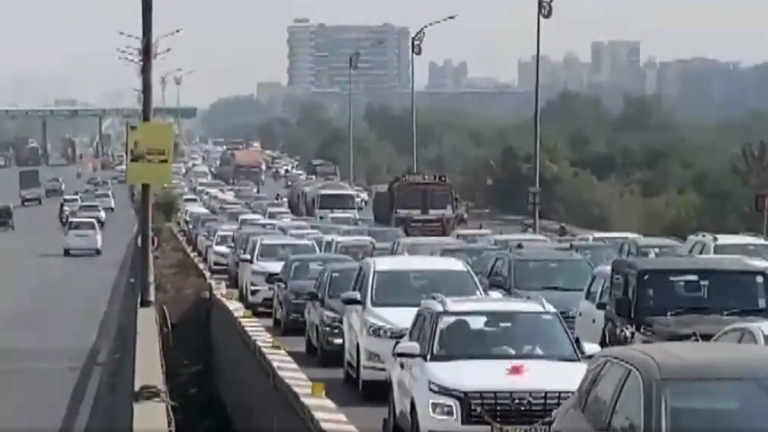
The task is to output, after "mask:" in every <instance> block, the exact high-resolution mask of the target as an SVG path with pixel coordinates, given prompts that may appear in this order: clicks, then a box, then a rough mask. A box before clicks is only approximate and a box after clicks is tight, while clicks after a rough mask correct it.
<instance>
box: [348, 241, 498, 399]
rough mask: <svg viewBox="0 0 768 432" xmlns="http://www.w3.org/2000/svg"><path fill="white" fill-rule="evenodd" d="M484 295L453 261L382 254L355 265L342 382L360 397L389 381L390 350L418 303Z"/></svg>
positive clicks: (465, 269) (466, 270)
mask: <svg viewBox="0 0 768 432" xmlns="http://www.w3.org/2000/svg"><path fill="white" fill-rule="evenodd" d="M436 294H440V295H443V296H448V297H471V296H473V297H485V295H486V294H485V292H484V291H483V289H482V287H481V286H480V283H479V282H478V281H477V278H475V275H474V273H472V270H471V269H470V268H469V266H467V264H465V263H464V261H461V260H459V259H457V258H449V257H428V256H387V257H375V258H366V259H364V260H362V261H361V263H360V269H359V270H358V273H357V276H356V277H355V282H354V283H353V286H352V287H351V291H349V292H346V293H344V294H342V295H341V297H340V300H341V303H342V304H343V305H345V308H344V314H343V328H344V379H345V380H346V381H351V382H356V383H357V387H358V390H359V391H360V393H361V394H362V395H363V396H364V397H368V396H370V394H371V390H372V387H373V386H374V385H375V384H377V383H379V384H380V383H384V382H386V381H387V380H388V379H389V375H388V373H387V364H388V363H389V362H390V361H391V359H392V348H393V347H394V345H395V342H396V341H397V340H398V339H401V338H402V337H403V336H405V335H406V333H407V332H408V326H409V325H410V324H411V321H413V317H414V315H416V311H417V309H418V308H419V306H420V305H421V301H422V300H423V299H425V298H429V297H431V296H433V295H436Z"/></svg>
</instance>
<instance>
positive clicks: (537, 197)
mask: <svg viewBox="0 0 768 432" xmlns="http://www.w3.org/2000/svg"><path fill="white" fill-rule="evenodd" d="M536 1H537V2H538V6H537V8H536V77H535V83H534V90H533V159H534V182H535V184H534V187H533V190H531V193H530V199H531V200H532V201H533V202H532V205H531V209H532V211H533V232H535V233H538V232H539V228H540V227H539V225H540V222H541V221H540V218H541V101H540V96H539V92H540V90H539V87H540V80H541V20H543V19H544V20H548V19H550V18H552V1H553V0H536Z"/></svg>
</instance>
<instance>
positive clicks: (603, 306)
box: [595, 301, 608, 311]
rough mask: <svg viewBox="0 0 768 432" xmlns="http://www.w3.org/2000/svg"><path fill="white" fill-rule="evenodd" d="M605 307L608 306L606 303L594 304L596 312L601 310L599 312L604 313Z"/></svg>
mask: <svg viewBox="0 0 768 432" xmlns="http://www.w3.org/2000/svg"><path fill="white" fill-rule="evenodd" d="M607 306H608V304H607V303H606V302H604V301H599V302H597V303H596V304H595V308H596V309H597V310H601V311H604V310H605V308H606V307H607Z"/></svg>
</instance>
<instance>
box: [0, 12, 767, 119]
mask: <svg viewBox="0 0 768 432" xmlns="http://www.w3.org/2000/svg"><path fill="white" fill-rule="evenodd" d="M554 7H555V13H554V18H553V19H552V20H549V21H546V22H545V23H544V27H543V39H542V41H543V42H542V44H543V51H544V52H545V53H547V54H550V55H553V56H556V57H561V56H562V55H563V54H564V53H565V52H566V51H573V52H575V53H577V54H578V55H579V56H580V57H582V58H584V59H588V55H589V44H590V42H591V41H593V40H605V39H639V40H641V41H642V42H643V45H642V56H643V57H644V58H645V57H647V56H649V55H653V56H656V57H657V58H658V59H660V60H665V59H671V58H679V57H692V56H710V57H716V58H720V59H724V60H741V61H744V62H746V63H757V62H761V61H763V60H764V59H765V58H766V55H765V54H764V53H763V51H764V50H765V48H764V46H765V45H764V43H765V42H766V41H768V26H766V24H765V22H766V17H768V1H766V0H718V1H716V0H695V1H694V0H644V1H640V0H554ZM450 14H458V15H459V18H458V19H457V20H455V21H452V22H448V23H446V24H444V25H442V26H440V27H435V28H433V29H432V30H431V31H430V32H429V33H428V35H427V39H426V41H425V45H424V55H423V56H422V57H421V58H420V59H419V60H418V62H419V63H417V82H418V83H424V82H425V81H426V76H425V75H426V74H425V73H424V71H425V70H426V64H427V63H428V62H429V61H430V60H436V61H442V60H443V59H444V58H449V57H450V58H453V59H455V60H459V61H460V60H466V61H467V62H468V63H469V70H470V75H473V76H497V77H500V78H502V79H505V80H509V79H513V78H515V74H516V68H517V59H518V58H521V57H528V56H530V55H531V54H532V53H533V51H534V48H535V45H534V41H535V39H534V38H535V14H536V2H535V0H515V1H509V0H474V1H467V0H440V1H436V0H432V1H414V0H387V1H352V0H322V1H318V0H282V1H273V2H261V1H243V0H216V1H210V0H208V1H203V0H155V30H156V34H157V35H159V34H161V33H164V32H167V31H171V30H173V29H175V28H178V27H183V28H184V30H185V32H184V34H183V35H180V36H176V37H174V38H172V39H168V40H167V43H166V44H165V46H168V47H171V48H172V50H173V52H172V53H170V54H169V55H168V56H167V57H166V58H165V59H163V60H162V61H161V62H160V63H159V64H158V65H157V71H158V72H163V71H167V70H172V69H175V68H177V67H181V68H185V69H194V70H195V73H194V74H193V75H191V76H189V77H188V79H187V81H186V85H184V86H183V88H182V92H183V97H182V101H184V102H187V103H194V104H198V105H203V104H208V103H210V102H211V101H213V100H215V99H216V98H217V97H219V96H224V95H228V94H235V93H253V92H255V89H256V82H258V81H266V80H280V81H285V79H286V77H285V75H286V73H285V70H286V63H287V62H286V51H287V48H286V37H287V36H286V26H287V25H289V24H290V23H291V21H292V19H293V18H297V17H307V18H310V19H311V20H312V21H313V22H326V23H329V24H353V23H364V24H380V23H384V22H388V23H392V24H396V25H406V26H410V27H411V28H415V27H418V26H420V25H422V24H424V23H426V22H428V21H432V20H435V19H439V18H441V17H443V16H446V15H450ZM118 29H120V30H124V31H126V32H131V33H137V34H138V33H139V31H140V4H139V1H138V0H132V1H125V0H110V1H104V0H24V1H14V2H13V6H12V7H5V8H3V24H2V26H0V101H2V102H3V103H7V102H9V101H10V100H15V101H18V102H19V103H23V104H35V103H40V102H42V101H45V100H51V99H53V98H54V97H79V98H81V99H86V100H91V101H100V102H102V103H106V101H107V100H109V99H110V98H112V99H116V98H119V97H123V98H124V99H125V100H127V99H128V96H129V95H130V94H131V90H130V89H131V88H132V87H134V86H137V84H138V82H137V80H136V75H135V73H136V72H135V70H134V69H133V68H131V67H129V66H126V65H124V64H123V63H121V62H120V61H119V60H118V59H117V54H116V52H115V49H116V48H117V47H118V46H120V45H126V44H133V43H134V41H132V40H129V39H126V38H123V37H120V36H118V35H117V30H118ZM168 98H169V100H174V99H175V91H174V89H169V91H168Z"/></svg>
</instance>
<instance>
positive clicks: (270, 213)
mask: <svg viewBox="0 0 768 432" xmlns="http://www.w3.org/2000/svg"><path fill="white" fill-rule="evenodd" d="M286 216H287V217H291V216H292V215H291V211H290V210H288V209H287V208H285V207H269V208H267V210H266V212H265V213H264V217H265V218H266V219H280V218H281V217H286Z"/></svg>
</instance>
